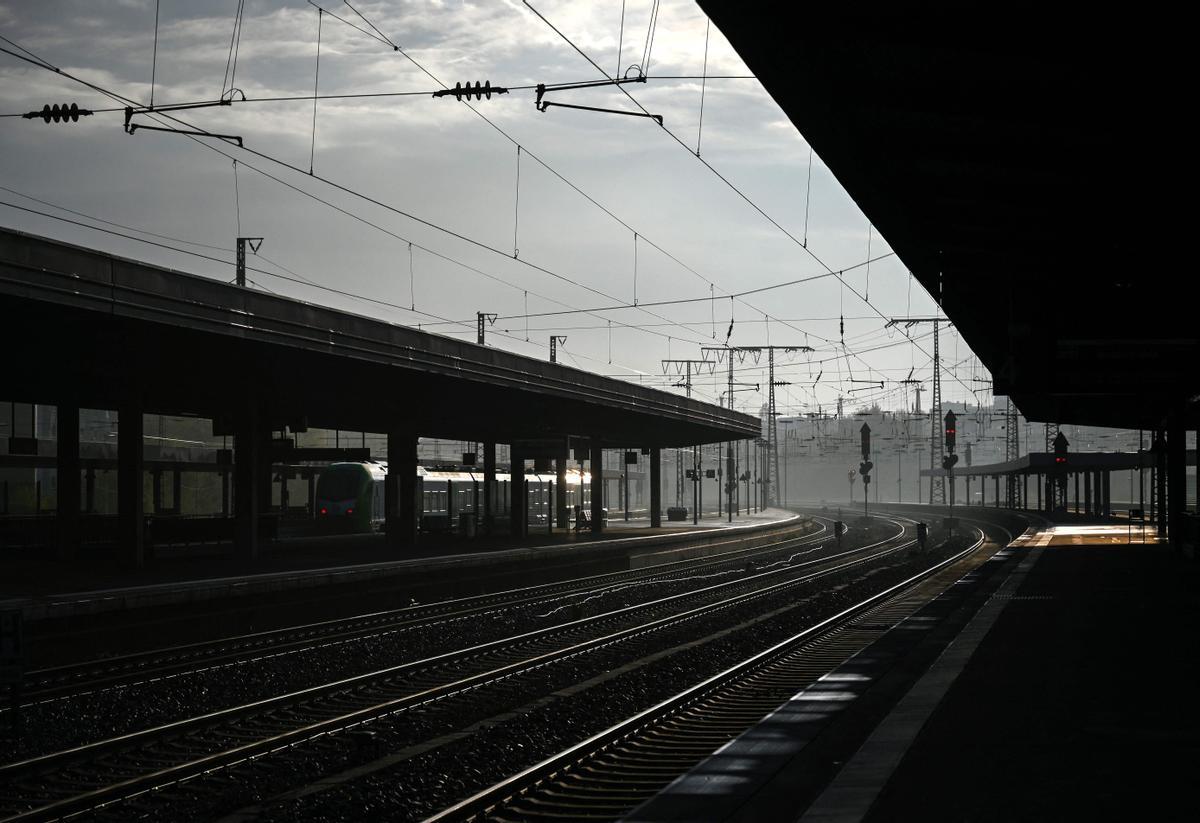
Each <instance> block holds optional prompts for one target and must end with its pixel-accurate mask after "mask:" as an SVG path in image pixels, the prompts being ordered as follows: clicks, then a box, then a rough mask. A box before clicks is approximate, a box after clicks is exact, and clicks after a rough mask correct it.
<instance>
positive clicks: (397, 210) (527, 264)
mask: <svg viewBox="0 0 1200 823" xmlns="http://www.w3.org/2000/svg"><path fill="white" fill-rule="evenodd" d="M314 5H315V4H314ZM10 42H11V41H10ZM23 50H24V49H23ZM0 51H4V52H6V53H8V54H12V55H14V56H17V57H20V58H21V59H23V60H27V61H28V62H35V61H34V60H30V59H29V58H26V57H23V56H21V55H16V54H15V53H14V52H11V51H8V50H7V49H0ZM26 51H27V50H26ZM35 65H39V66H41V67H42V68H46V69H48V70H51V71H55V72H56V73H58V74H61V75H62V76H64V77H67V78H68V79H72V80H75V81H76V82H80V83H82V84H83V85H85V86H88V87H89V88H93V89H95V90H96V91H99V92H100V93H102V94H105V95H106V96H109V97H112V98H113V99H115V100H121V101H123V102H127V103H133V104H137V105H140V104H138V103H137V101H134V100H130V99H129V98H125V97H123V96H121V95H117V94H115V93H113V92H110V91H108V90H107V89H102V88H101V87H99V86H96V85H95V84H92V83H89V82H87V81H84V80H82V79H80V78H77V77H75V76H74V75H71V74H69V73H68V72H65V71H62V70H61V69H58V68H56V67H53V66H51V65H49V64H47V63H44V62H40V58H38V62H35ZM148 114H153V115H155V116H156V117H158V118H166V119H167V120H170V121H173V122H175V123H181V124H184V125H188V126H190V125H191V124H189V123H187V122H186V121H184V120H181V119H180V118H178V117H176V116H173V115H170V114H165V113H161V112H149V113H148ZM160 122H161V119H160ZM189 137H191V136H190V135H189ZM193 139H194V138H193ZM514 142H515V141H514ZM196 143H197V145H201V146H204V147H205V148H208V149H209V150H211V151H215V152H216V153H218V154H220V155H221V156H223V157H225V158H226V159H229V160H233V159H234V157H233V155H231V154H228V153H227V152H226V151H224V150H222V149H221V148H220V147H218V146H214V145H210V144H207V143H204V142H202V141H199V140H196ZM239 148H241V150H242V151H244V152H246V153H248V154H251V155H253V156H255V157H259V158H262V159H263V160H266V161H268V162H271V163H274V164H276V165H279V166H282V167H284V168H286V169H288V170H290V171H293V172H296V173H299V174H305V175H307V176H308V177H310V178H312V179H314V180H317V181H319V182H321V183H324V184H325V185H328V186H330V187H331V188H334V189H336V190H338V191H341V192H344V193H346V194H349V195H351V196H353V197H356V198H358V199H360V200H363V201H365V202H367V203H371V204H373V205H376V206H379V207H380V208H383V209H385V210H388V211H391V212H394V213H396V214H399V215H401V216H403V217H406V218H408V219H410V220H413V221H414V222H417V223H420V224H421V225H424V226H427V227H429V228H431V229H434V230H436V231H438V232H440V233H443V234H446V235H447V236H450V237H454V238H456V239H459V240H462V241H463V242H466V243H468V244H470V245H473V246H476V247H478V248H480V249H483V250H486V251H489V252H491V253H494V254H499V255H502V256H504V257H505V258H506V259H512V258H511V257H510V256H509V254H508V253H507V252H504V251H502V250H500V249H498V248H495V247H493V246H491V245H490V244H487V243H485V242H483V241H480V240H477V239H475V238H473V237H470V236H469V235H466V234H463V233H461V232H457V231H454V230H452V229H448V228H446V227H444V226H441V225H440V224H437V223H434V222H432V221H430V220H426V219H424V218H421V217H418V216H417V215H415V214H412V213H410V212H407V211H405V210H403V209H400V208H398V207H396V206H393V205H391V204H388V203H386V202H383V201H381V200H379V199H378V198H374V197H371V196H370V195H367V194H364V193H362V192H359V191H357V190H355V189H352V188H350V187H348V186H344V185H342V184H340V183H337V182H335V181H333V180H331V179H329V178H326V177H323V176H321V175H317V174H315V173H314V172H311V171H310V172H305V171H304V170H303V169H301V168H299V167H297V166H295V165H293V164H291V163H288V162H287V161H285V160H280V159H279V158H277V157H274V156H272V155H269V154H266V153H264V152H260V151H258V150H256V149H251V148H249V147H246V146H240V147H239ZM526 153H528V152H526ZM241 163H242V165H244V166H245V167H247V168H249V169H251V170H252V171H254V172H257V173H258V174H261V175H263V176H265V177H267V178H268V179H270V180H273V181H275V182H276V183H278V184H280V185H282V186H285V187H286V188H289V189H291V190H292V191H295V192H297V193H299V194H301V195H303V196H305V197H308V198H311V199H313V200H315V201H317V202H319V203H322V204H323V205H325V206H327V207H329V208H332V209H334V210H335V211H338V212H340V213H342V214H345V215H346V216H348V217H351V218H352V219H354V220H357V221H359V222H362V223H363V224H364V225H368V226H370V227H372V228H374V229H376V230H379V231H381V232H384V233H386V234H388V235H390V236H392V237H395V238H396V239H398V240H401V241H403V242H408V238H405V237H402V236H400V235H398V234H396V233H395V232H392V231H390V230H388V229H385V228H383V227H382V226H379V225H378V224H377V223H374V222H372V221H370V220H367V219H366V218H364V217H362V216H361V215H357V214H355V213H354V212H352V211H350V210H348V209H345V208H343V207H340V206H338V205H336V204H334V203H331V202H330V201H328V200H325V199H324V198H321V197H319V196H317V195H315V194H313V193H312V192H309V191H305V190H304V189H302V188H300V187H298V186H296V185H293V184H291V183H288V182H287V181H285V180H283V179H281V178H279V177H277V176H275V175H272V174H270V173H269V172H267V171H265V170H264V169H261V168H259V167H258V166H256V165H254V164H252V163H248V162H246V161H244V160H243V161H241ZM419 247H420V248H421V249H422V250H424V251H427V252H429V253H430V254H433V255H435V256H437V257H439V258H441V259H444V260H446V261H448V262H451V263H454V264H455V265H459V266H461V267H463V268H465V269H467V270H470V271H473V272H475V273H477V274H480V275H482V276H484V277H487V278H489V279H492V280H495V281H497V282H499V283H503V284H504V285H506V286H509V287H510V288H515V289H517V290H518V291H520V290H521V287H520V286H515V285H513V284H511V283H509V282H508V281H506V280H504V279H503V278H499V277H496V276H495V275H491V274H488V273H486V272H484V271H482V270H481V269H478V268H476V267H474V266H470V265H468V264H465V263H462V262H461V261H458V260H456V259H455V258H453V257H450V256H449V255H446V254H444V253H442V252H438V251H436V250H434V249H431V248H429V247H427V246H419ZM518 262H519V263H520V264H521V265H523V266H525V267H528V268H530V269H533V270H535V271H538V272H541V273H543V274H546V275H549V276H550V277H553V278H555V279H558V280H561V281H563V282H565V283H568V284H570V285H573V286H576V287H578V288H581V289H584V290H586V291H590V292H592V293H593V294H596V295H597V296H600V297H604V298H605V299H607V300H611V301H612V302H613V303H615V304H618V305H623V304H624V301H621V300H620V299H619V298H616V297H614V296H612V295H609V294H607V293H606V292H604V291H602V290H600V289H597V288H594V287H592V286H588V285H587V284H584V283H580V282H578V281H576V280H574V279H572V278H570V277H567V276H566V275H563V274H561V273H559V272H557V271H554V270H552V269H549V268H547V267H545V266H541V265H538V264H536V263H532V262H530V261H528V260H519V261H518ZM546 299H549V298H546ZM550 302H553V303H560V304H561V301H557V300H552V299H550ZM563 305H565V304H563ZM651 316H652V317H656V318H657V319H660V320H668V321H669V318H666V317H663V316H662V315H657V314H653V313H651ZM618 325H619V326H621V327H624V328H629V329H634V330H638V331H642V329H640V328H639V327H638V326H636V325H632V324H628V323H621V322H619V323H618ZM684 331H687V329H684ZM646 333H648V334H657V335H658V336H663V335H662V334H661V333H659V332H653V331H647V332H646Z"/></svg>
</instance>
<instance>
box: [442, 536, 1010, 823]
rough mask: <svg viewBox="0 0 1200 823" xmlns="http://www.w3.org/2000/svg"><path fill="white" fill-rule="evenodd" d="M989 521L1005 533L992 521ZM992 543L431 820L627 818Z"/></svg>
mask: <svg viewBox="0 0 1200 823" xmlns="http://www.w3.org/2000/svg"><path fill="white" fill-rule="evenodd" d="M986 527H987V528H989V529H992V530H996V531H999V532H1004V533H1006V534H1007V530H1005V529H1003V528H1002V527H999V526H995V525H994V524H987V526H986ZM1008 537H1009V540H1008V541H1007V542H1011V537H1012V535H1011V534H1008ZM985 540H986V538H985V536H984V534H983V532H982V531H980V536H979V539H978V540H977V541H975V542H974V543H973V545H971V546H969V547H968V548H966V549H964V550H963V551H961V552H958V553H957V554H955V555H953V556H951V557H949V558H947V559H945V560H943V561H941V562H939V563H937V564H935V565H933V566H931V567H930V568H928V569H926V570H924V571H922V572H920V573H919V574H916V575H913V576H912V577H909V578H908V579H906V580H904V581H902V582H900V583H898V584H896V585H893V586H890V587H888V588H887V589H885V590H884V591H881V592H878V593H876V594H874V595H872V596H870V597H868V598H866V599H864V600H862V601H860V602H858V603H856V604H854V605H853V606H851V607H849V608H847V609H845V610H843V611H842V612H840V613H839V614H836V615H834V616H832V617H829V618H828V619H826V620H823V621H821V622H820V623H818V624H816V625H814V626H811V627H810V628H807V629H805V630H804V631H802V632H799V633H798V634H796V635H794V636H792V637H790V638H788V639H786V640H784V641H782V642H780V643H778V644H776V645H774V646H772V647H771V648H769V649H766V650H765V651H762V652H760V653H758V654H756V655H754V656H752V657H750V658H748V659H746V660H744V661H742V662H741V663H738V664H737V665H734V666H732V667H730V668H728V669H726V670H725V671H723V672H721V673H719V674H717V675H715V676H713V677H711V678H709V679H707V680H705V681H703V682H701V683H698V684H696V685H695V686H692V687H690V688H688V689H685V690H683V691H682V692H680V693H678V694H676V695H674V696H672V697H670V698H668V699H667V700H664V701H662V702H661V703H659V704H658V705H656V706H653V707H652V708H650V709H647V710H645V711H643V712H641V713H639V714H637V715H635V716H633V717H630V718H629V719H627V720H625V721H623V722H620V723H618V724H616V725H614V726H612V727H611V728H609V729H606V730H604V731H602V732H600V733H598V734H596V735H594V736H592V737H590V738H589V739H587V740H584V741H582V742H581V743H578V744H577V745H574V746H572V747H570V748H568V749H566V750H564V751H562V752H560V753H559V754H557V755H555V756H553V757H550V758H548V759H546V760H545V761H543V762H541V763H539V764H537V765H535V766H533V767H531V768H528V769H526V770H525V771H523V772H521V773H519V774H516V775H514V776H512V777H510V778H508V779H506V780H502V781H500V782H499V783H497V784H495V785H493V786H491V787H490V788H488V789H485V790H484V791H481V792H479V793H477V794H475V795H474V796H472V797H470V798H468V799H466V800H463V801H461V802H459V803H457V804H455V805H453V806H451V807H449V808H447V809H445V810H444V811H442V812H439V813H437V814H434V815H433V816H431V817H430V818H428V819H427V821H426V823H450V821H517V820H530V819H546V820H551V819H552V820H584V819H586V820H603V819H616V818H619V817H621V816H622V815H624V814H625V813H626V812H629V811H630V810H632V809H633V808H635V807H636V806H638V805H640V804H641V803H642V802H644V801H645V800H647V799H649V798H650V797H652V796H653V795H655V794H656V793H657V792H658V791H660V790H661V789H662V788H663V787H665V786H666V785H667V784H668V783H670V782H671V781H672V780H673V779H675V778H676V777H678V776H679V775H681V774H684V773H686V772H687V771H688V770H690V769H691V768H692V767H693V766H695V765H696V764H697V763H699V762H700V761H702V760H703V759H705V758H706V757H708V756H709V755H710V754H712V752H714V751H715V750H716V749H718V748H720V747H721V746H722V745H724V744H725V743H727V742H728V741H730V740H732V739H734V738H735V737H737V736H738V735H739V734H741V733H742V732H743V731H745V730H746V729H748V728H750V727H751V726H753V725H754V724H755V723H757V722H758V721H759V720H761V719H762V718H763V717H765V716H766V715H768V714H770V713H771V712H772V711H774V710H775V709H776V708H778V707H779V706H780V705H781V704H783V703H784V702H786V701H787V700H788V699H790V698H791V697H792V696H793V695H795V694H796V693H797V692H799V691H800V690H802V689H804V688H805V687H807V686H809V685H811V684H812V683H815V682H816V681H817V680H818V679H820V678H821V677H822V676H824V675H825V674H827V673H828V672H830V671H832V670H833V669H835V668H836V667H837V666H838V665H840V664H841V663H842V662H844V661H845V660H847V659H848V658H850V657H851V656H853V655H854V654H856V653H857V652H859V651H861V650H862V649H864V648H866V647H867V646H868V645H870V644H871V643H872V642H874V641H875V640H876V639H878V638H879V637H880V636H881V635H882V634H884V633H885V632H886V631H888V630H889V629H890V628H891V627H892V626H894V625H896V624H898V623H900V622H901V621H902V620H904V619H905V618H907V617H908V616H910V615H912V614H913V613H914V612H916V611H917V610H918V609H920V608H921V607H922V606H923V605H925V604H926V603H928V602H929V601H930V600H931V599H933V597H935V596H936V595H937V594H938V593H940V592H942V591H944V590H945V589H946V588H948V587H949V586H951V585H953V584H954V583H955V582H956V581H957V580H959V579H960V578H961V577H962V576H963V569H962V561H964V560H965V559H967V558H969V557H970V556H971V555H972V554H974V553H975V552H976V551H978V549H979V548H980V547H981V546H982V545H983V544H984V543H985Z"/></svg>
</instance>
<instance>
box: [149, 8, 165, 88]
mask: <svg viewBox="0 0 1200 823" xmlns="http://www.w3.org/2000/svg"><path fill="white" fill-rule="evenodd" d="M161 4H162V0H154V51H153V52H152V53H151V56H150V105H151V106H153V105H154V81H155V79H156V77H157V74H158V12H159V7H160V6H161Z"/></svg>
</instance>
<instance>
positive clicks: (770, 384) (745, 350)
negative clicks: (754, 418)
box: [700, 345, 813, 506]
mask: <svg viewBox="0 0 1200 823" xmlns="http://www.w3.org/2000/svg"><path fill="white" fill-rule="evenodd" d="M700 350H701V352H703V353H705V354H707V353H708V352H716V353H717V358H718V362H720V358H721V357H723V356H728V357H729V392H730V394H729V397H730V406H729V408H733V405H732V402H733V401H732V398H733V358H734V355H735V353H736V354H738V355H740V356H742V357H745V356H746V355H747V354H750V355H753V357H754V362H755V363H757V362H758V359H759V358H760V357H761V356H762V353H763V352H766V353H767V421H766V422H767V427H766V428H767V437H766V439H767V473H766V477H764V478H763V497H764V498H765V500H766V504H767V505H768V506H778V505H779V430H778V425H777V424H776V420H777V418H778V417H779V410H778V407H777V406H776V404H775V387H776V386H788V385H791V384H790V383H789V382H788V381H786V380H776V379H775V352H777V351H781V352H785V353H789V354H794V353H796V352H811V351H813V348H812V346H769V345H768V346H702V347H701V349H700Z"/></svg>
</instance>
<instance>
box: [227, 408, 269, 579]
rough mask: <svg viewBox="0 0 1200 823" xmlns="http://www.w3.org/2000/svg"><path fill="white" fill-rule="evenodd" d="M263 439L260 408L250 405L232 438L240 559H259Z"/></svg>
mask: <svg viewBox="0 0 1200 823" xmlns="http://www.w3.org/2000/svg"><path fill="white" fill-rule="evenodd" d="M263 440H264V438H263V430H262V421H261V420H260V419H259V411H258V405H257V404H256V403H254V402H250V403H247V404H246V407H245V408H244V409H242V411H241V413H240V415H239V416H238V419H237V420H236V422H235V423H234V437H233V452H234V455H233V472H234V476H233V498H234V499H233V517H234V523H233V553H234V555H235V556H236V557H237V558H239V559H240V560H256V559H258V520H259V515H260V514H261V512H262V508H261V503H262V471H263V468H262V464H263V455H262V452H263Z"/></svg>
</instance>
